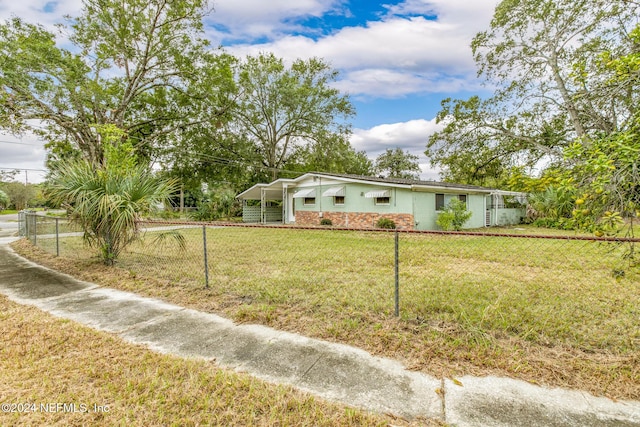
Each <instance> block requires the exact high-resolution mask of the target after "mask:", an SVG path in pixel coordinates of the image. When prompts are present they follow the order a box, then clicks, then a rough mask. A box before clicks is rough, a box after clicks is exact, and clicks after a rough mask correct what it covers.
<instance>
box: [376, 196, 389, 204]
mask: <svg viewBox="0 0 640 427" xmlns="http://www.w3.org/2000/svg"><path fill="white" fill-rule="evenodd" d="M375 203H376V205H388V204H389V203H390V198H389V197H376V198H375Z"/></svg>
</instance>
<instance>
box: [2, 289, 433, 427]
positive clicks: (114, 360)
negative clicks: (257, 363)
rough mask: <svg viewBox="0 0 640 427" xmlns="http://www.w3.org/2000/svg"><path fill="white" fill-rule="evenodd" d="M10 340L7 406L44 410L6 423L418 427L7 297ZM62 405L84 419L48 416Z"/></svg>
mask: <svg viewBox="0 0 640 427" xmlns="http://www.w3.org/2000/svg"><path fill="white" fill-rule="evenodd" d="M0 334H1V336H2V337H3V345H2V346H1V347H0V377H2V381H0V403H3V404H24V403H30V404H34V405H36V406H35V408H34V407H32V406H28V408H29V409H31V411H30V412H29V413H24V412H23V413H17V412H14V413H11V412H6V411H4V410H3V411H1V412H0V425H14V426H17V425H49V426H55V425H60V426H62V425H64V426H81V425H97V424H100V425H131V426H152V425H176V426H178V425H224V426H249V425H252V426H275V425H280V426H310V425H318V426H385V425H389V423H393V424H396V425H408V423H406V422H404V421H403V420H398V419H392V418H390V417H386V416H378V415H373V414H369V413H365V412H363V411H359V410H356V409H353V408H346V407H344V406H341V405H337V404H332V403H327V402H325V401H322V400H320V399H316V398H314V397H312V396H309V395H306V394H303V393H301V392H298V391H295V390H293V389H291V388H289V387H283V386H275V385H270V384H266V383H264V382H262V381H259V380H257V379H254V378H252V377H250V376H248V375H245V374H238V373H234V372H231V371H228V370H222V369H218V368H216V367H215V366H214V365H213V364H211V363H210V362H206V361H202V360H185V359H181V358H177V357H172V356H168V355H161V354H157V353H153V352H151V351H148V350H146V349H144V348H142V347H140V346H135V345H130V344H127V343H125V342H123V341H122V340H120V339H119V338H117V337H114V336H112V335H110V334H107V333H102V332H97V331H94V330H92V329H89V328H87V327H83V326H80V325H78V324H76V323H73V322H70V321H66V320H61V319H56V318H54V317H52V316H51V315H49V314H46V313H43V312H41V311H40V310H38V309H36V308H32V307H26V306H21V305H18V304H16V303H13V302H11V301H9V300H8V299H7V298H6V297H4V296H0ZM57 403H60V404H67V405H69V404H75V405H76V406H75V408H76V410H77V411H78V412H75V413H74V412H70V409H68V410H67V411H66V412H65V410H63V409H62V408H63V407H58V409H57V410H55V409H54V410H53V411H51V412H49V413H47V412H45V411H44V409H43V408H56V406H55V405H56V404H57ZM41 404H42V405H44V406H43V407H41V406H40V405H41ZM94 405H97V406H100V407H102V408H104V409H106V410H107V411H95V409H97V408H96V407H95V406H94ZM67 408H72V407H71V406H70V405H69V406H67ZM94 408H95V409H94ZM34 409H35V411H34ZM85 410H86V412H85ZM433 425H437V424H435V423H434V424H433Z"/></svg>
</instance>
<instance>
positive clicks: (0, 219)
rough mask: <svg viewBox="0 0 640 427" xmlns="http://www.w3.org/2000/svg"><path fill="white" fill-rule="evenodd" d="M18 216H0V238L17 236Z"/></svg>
mask: <svg viewBox="0 0 640 427" xmlns="http://www.w3.org/2000/svg"><path fill="white" fill-rule="evenodd" d="M17 233H18V214H9V215H0V237H8V236H13V235H17Z"/></svg>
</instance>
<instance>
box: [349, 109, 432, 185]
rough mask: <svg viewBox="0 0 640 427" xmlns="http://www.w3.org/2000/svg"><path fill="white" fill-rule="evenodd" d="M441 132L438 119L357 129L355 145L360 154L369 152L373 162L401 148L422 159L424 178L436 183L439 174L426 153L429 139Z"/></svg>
mask: <svg viewBox="0 0 640 427" xmlns="http://www.w3.org/2000/svg"><path fill="white" fill-rule="evenodd" d="M440 129H441V126H440V125H438V124H436V122H435V119H433V120H410V121H408V122H401V123H391V124H382V125H378V126H374V127H372V128H371V129H354V131H353V135H352V136H351V145H353V147H354V148H355V149H356V150H358V151H361V150H364V151H366V152H367V155H368V156H369V158H370V159H372V160H374V159H375V158H376V157H378V156H379V155H380V154H382V153H384V152H385V151H386V150H387V149H388V148H396V147H397V148H401V149H402V150H404V151H408V152H409V153H411V154H414V155H416V156H418V161H419V163H420V168H421V169H422V174H421V178H422V179H427V180H434V179H438V172H439V171H438V170H437V169H434V168H432V167H431V165H430V163H429V159H428V158H427V157H426V156H425V154H424V151H425V148H426V145H427V140H428V139H429V136H430V135H432V134H433V133H434V132H436V131H438V130H440Z"/></svg>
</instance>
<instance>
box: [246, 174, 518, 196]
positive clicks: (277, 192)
mask: <svg viewBox="0 0 640 427" xmlns="http://www.w3.org/2000/svg"><path fill="white" fill-rule="evenodd" d="M312 179H319V180H326V182H327V184H330V185H332V187H331V188H329V189H328V190H326V191H325V192H324V193H323V196H329V194H327V193H329V192H331V191H332V190H334V189H336V191H338V190H337V188H342V189H343V191H344V187H338V185H333V184H341V183H349V182H351V183H361V184H374V185H381V184H382V185H384V186H385V187H392V188H407V189H411V190H412V191H432V192H434V191H444V192H461V193H479V194H486V195H490V194H500V195H523V196H524V193H516V192H510V191H502V190H497V189H492V188H487V187H480V186H477V185H467V184H455V183H451V182H438V181H421V180H415V179H402V178H379V177H371V176H361V175H348V174H334V173H319V172H309V173H305V174H304V175H301V176H299V177H297V178H294V179H289V178H281V179H277V180H275V181H273V182H271V183H270V184H256V185H254V186H253V187H251V188H249V189H247V190H245V191H243V192H242V193H240V194H238V195H237V196H236V197H237V198H238V199H242V200H260V199H261V197H262V192H265V198H266V199H268V200H282V193H283V189H284V188H285V187H288V188H295V187H298V185H299V184H304V183H305V181H309V180H312ZM305 186H306V184H305ZM372 191H373V190H372ZM296 194H298V193H297V192H296ZM367 194H368V193H367ZM339 195H340V194H335V195H334V196H339ZM294 197H305V196H294ZM370 197H386V196H370Z"/></svg>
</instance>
